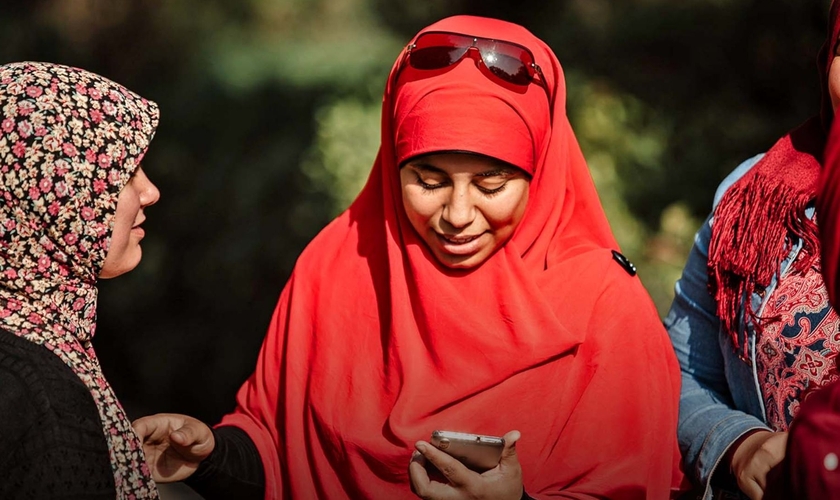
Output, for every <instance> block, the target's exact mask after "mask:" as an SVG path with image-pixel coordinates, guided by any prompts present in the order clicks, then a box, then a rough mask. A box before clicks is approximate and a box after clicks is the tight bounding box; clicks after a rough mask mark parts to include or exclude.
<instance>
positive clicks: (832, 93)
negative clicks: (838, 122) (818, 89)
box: [828, 57, 840, 114]
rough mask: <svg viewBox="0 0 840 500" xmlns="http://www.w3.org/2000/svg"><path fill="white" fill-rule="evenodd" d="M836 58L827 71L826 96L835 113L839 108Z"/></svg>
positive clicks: (839, 74)
mask: <svg viewBox="0 0 840 500" xmlns="http://www.w3.org/2000/svg"><path fill="white" fill-rule="evenodd" d="M837 59H838V58H837V57H835V58H834V60H833V61H832V62H831V67H830V68H829V69H828V95H829V97H830V98H831V108H832V109H833V110H834V111H835V114H836V112H837V108H838V106H840V63H838V62H837Z"/></svg>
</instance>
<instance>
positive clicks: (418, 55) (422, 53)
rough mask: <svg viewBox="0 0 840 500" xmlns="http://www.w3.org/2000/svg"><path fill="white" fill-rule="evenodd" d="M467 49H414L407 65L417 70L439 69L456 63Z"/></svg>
mask: <svg viewBox="0 0 840 500" xmlns="http://www.w3.org/2000/svg"><path fill="white" fill-rule="evenodd" d="M467 50H469V47H440V46H439V47H425V48H415V49H413V50H412V51H411V55H410V56H409V58H408V62H409V64H411V65H412V66H414V67H415V68H417V69H440V68H445V67H447V66H450V65H452V64H455V63H456V62H458V61H459V60H460V59H461V58H462V57H464V54H466V53H467Z"/></svg>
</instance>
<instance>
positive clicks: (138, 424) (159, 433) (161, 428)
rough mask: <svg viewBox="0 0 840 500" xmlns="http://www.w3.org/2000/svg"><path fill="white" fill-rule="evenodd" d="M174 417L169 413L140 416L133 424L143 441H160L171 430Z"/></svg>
mask: <svg viewBox="0 0 840 500" xmlns="http://www.w3.org/2000/svg"><path fill="white" fill-rule="evenodd" d="M172 417H173V416H172V415H170V414H167V413H158V414H157V415H149V416H146V417H141V418H138V419H137V420H135V421H134V422H132V423H131V425H132V427H134V432H136V433H137V436H138V437H139V438H140V440H141V441H144V442H147V441H151V442H160V441H163V440H165V439H166V438H167V437H168V436H169V433H170V432H171V429H172V421H173V418H172ZM179 420H180V419H179ZM179 425H180V424H179Z"/></svg>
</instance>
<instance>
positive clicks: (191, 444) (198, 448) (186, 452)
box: [132, 413, 216, 460]
mask: <svg viewBox="0 0 840 500" xmlns="http://www.w3.org/2000/svg"><path fill="white" fill-rule="evenodd" d="M132 426H133V427H134V431H135V432H136V433H137V435H138V436H139V437H140V440H141V441H142V442H143V443H146V444H152V445H158V444H163V445H166V444H168V445H169V446H172V447H173V448H175V449H176V450H177V451H178V453H179V454H180V455H182V456H184V457H185V458H188V459H199V460H202V459H204V458H206V457H207V456H208V455H210V452H212V451H213V448H214V447H215V444H216V443H215V440H214V439H213V431H211V430H210V427H208V426H207V424H205V423H204V422H201V421H200V420H197V419H195V418H192V417H189V416H187V415H179V414H175V413H158V414H156V415H150V416H147V417H141V418H138V419H137V420H135V421H134V422H133V423H132Z"/></svg>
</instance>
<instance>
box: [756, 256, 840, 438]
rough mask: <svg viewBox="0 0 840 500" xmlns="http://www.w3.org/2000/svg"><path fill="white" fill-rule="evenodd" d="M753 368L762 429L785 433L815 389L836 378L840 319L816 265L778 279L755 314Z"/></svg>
mask: <svg viewBox="0 0 840 500" xmlns="http://www.w3.org/2000/svg"><path fill="white" fill-rule="evenodd" d="M760 316H761V320H762V328H761V331H760V332H759V335H758V336H757V338H756V368H757V370H758V381H759V384H760V385H761V390H762V393H763V395H764V405H765V407H766V412H767V424H768V425H769V426H770V427H772V428H773V429H774V430H776V431H786V430H787V429H788V426H789V425H790V423H791V421H792V420H793V417H794V416H796V414H797V413H798V411H799V406H800V403H801V402H802V400H803V399H804V398H806V397H807V396H808V395H809V394H810V393H811V392H812V391H813V390H814V389H816V388H819V387H822V386H825V385H827V384H828V383H829V382H832V381H834V380H837V379H838V378H840V376H838V371H837V365H836V362H835V359H834V356H836V354H837V352H838V351H840V332H838V328H840V318H838V316H837V313H836V312H835V311H834V309H832V308H831V306H830V304H829V302H828V292H827V291H826V288H825V286H824V285H823V281H822V276H821V275H820V262H819V259H818V258H817V259H814V263H813V265H812V266H811V267H809V268H808V269H807V271H806V272H805V273H804V274H799V273H789V274H785V275H783V277H782V279H780V280H779V284H778V286H777V287H776V288H775V289H774V290H773V292H772V293H771V294H770V297H769V298H768V300H767V303H766V305H765V306H764V310H763V311H762V312H761V313H760Z"/></svg>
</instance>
